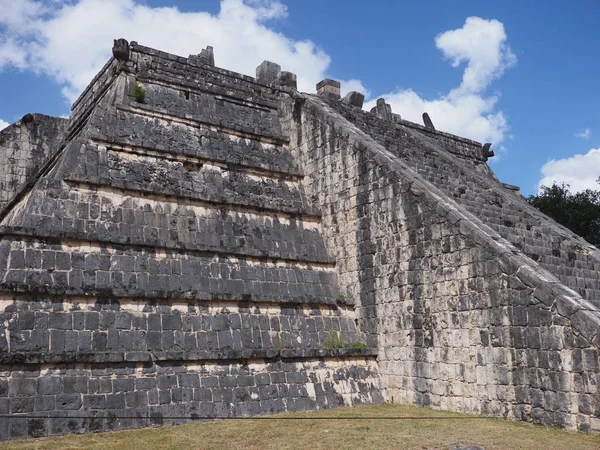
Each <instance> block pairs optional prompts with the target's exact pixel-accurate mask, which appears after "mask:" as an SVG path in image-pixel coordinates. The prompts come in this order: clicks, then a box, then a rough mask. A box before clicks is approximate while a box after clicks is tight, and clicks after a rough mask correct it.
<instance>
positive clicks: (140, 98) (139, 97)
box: [133, 82, 146, 103]
mask: <svg viewBox="0 0 600 450" xmlns="http://www.w3.org/2000/svg"><path fill="white" fill-rule="evenodd" d="M133 97H134V98H135V101H136V102H138V103H144V100H146V89H144V88H143V87H142V86H141V85H140V84H139V83H138V82H136V83H135V87H134V88H133Z"/></svg>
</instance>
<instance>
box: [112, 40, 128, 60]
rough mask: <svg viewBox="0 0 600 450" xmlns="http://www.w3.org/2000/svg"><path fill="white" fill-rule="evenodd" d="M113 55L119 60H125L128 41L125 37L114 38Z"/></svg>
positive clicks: (126, 58)
mask: <svg viewBox="0 0 600 450" xmlns="http://www.w3.org/2000/svg"><path fill="white" fill-rule="evenodd" d="M112 53H113V56H114V57H115V58H116V59H118V60H119V61H127V60H128V59H129V42H127V40H126V39H122V38H121V39H115V40H114V45H113V48H112Z"/></svg>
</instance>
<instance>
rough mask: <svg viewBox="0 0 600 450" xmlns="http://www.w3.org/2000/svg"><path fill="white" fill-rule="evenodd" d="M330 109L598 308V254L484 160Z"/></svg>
mask: <svg viewBox="0 0 600 450" xmlns="http://www.w3.org/2000/svg"><path fill="white" fill-rule="evenodd" d="M330 105H332V106H334V107H335V108H336V110H338V111H339V112H342V113H343V114H344V115H345V116H346V117H347V118H349V119H350V120H352V121H353V123H355V124H356V125H358V126H359V127H360V125H363V127H362V128H364V130H365V131H368V132H369V133H370V135H371V136H372V137H373V138H374V139H375V140H377V141H378V142H379V143H381V144H382V145H384V146H385V147H386V148H387V149H388V150H389V151H391V152H392V153H394V154H395V155H397V156H398V157H400V158H401V159H402V161H403V162H405V163H406V164H407V165H408V166H409V167H411V168H412V169H413V170H415V171H416V172H417V173H418V174H419V175H421V176H422V177H423V178H424V179H426V180H427V181H429V182H430V183H432V184H433V185H434V186H436V187H437V188H439V189H440V190H441V191H442V192H444V193H446V194H447V195H448V196H449V197H450V198H452V199H453V200H454V201H456V203H457V204H458V205H460V206H462V207H464V208H465V209H467V210H468V211H469V212H470V213H471V214H473V216H475V217H477V218H478V219H479V220H481V221H482V222H483V223H485V224H486V225H488V226H489V227H490V228H492V229H493V230H494V231H496V232H497V233H498V234H499V235H500V236H501V237H502V238H504V239H506V240H507V241H509V242H510V243H511V244H513V245H514V246H515V247H516V248H518V249H519V250H521V251H522V252H523V253H524V254H525V255H526V256H528V257H529V258H531V259H532V260H533V261H535V262H537V263H538V264H539V265H540V267H543V268H544V269H546V270H548V271H549V272H550V273H551V274H553V275H554V276H556V277H557V278H558V279H559V280H560V281H561V282H562V283H564V284H565V285H566V286H568V287H569V288H571V289H573V290H574V291H575V292H577V293H579V294H580V295H581V296H582V297H583V298H585V299H587V300H588V301H589V302H590V303H592V304H593V305H595V307H596V308H600V252H599V251H598V250H594V249H593V247H592V246H591V245H590V244H588V243H586V242H585V241H583V240H582V239H581V238H579V237H578V236H576V235H574V234H573V233H572V232H571V231H569V230H567V229H566V228H564V227H561V226H560V225H558V224H556V223H555V222H553V221H552V220H550V219H549V218H547V217H546V216H544V215H543V214H541V213H540V212H539V211H537V210H536V209H535V208H533V207H532V206H531V205H529V204H528V203H527V202H526V201H525V200H524V199H523V198H522V197H521V196H520V195H519V194H517V193H515V192H514V191H512V190H511V189H510V188H507V187H506V186H505V185H504V184H502V183H500V182H499V181H498V180H497V179H496V178H495V177H494V176H493V174H491V172H489V170H488V171H487V173H486V170H484V169H483V168H482V164H481V162H480V161H478V160H477V159H470V158H464V157H459V156H457V155H452V154H450V153H448V152H447V151H446V150H445V149H444V148H442V147H441V146H440V145H439V144H438V143H437V142H436V141H435V140H433V139H430V138H428V137H426V136H422V139H425V140H426V141H427V142H429V144H430V145H428V146H423V145H417V144H416V143H414V142H412V141H411V137H410V135H413V134H414V129H410V128H408V127H407V126H404V125H402V124H397V125H395V126H391V125H382V124H381V123H379V124H378V122H381V120H380V119H378V118H376V117H374V116H373V115H370V114H366V113H363V112H360V111H357V110H356V109H353V108H350V107H348V106H347V105H344V104H343V103H341V102H330ZM407 132H408V133H410V134H409V135H408V136H407Z"/></svg>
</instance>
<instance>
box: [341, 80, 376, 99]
mask: <svg viewBox="0 0 600 450" xmlns="http://www.w3.org/2000/svg"><path fill="white" fill-rule="evenodd" d="M340 84H341V87H340V91H341V95H342V97H344V96H345V95H346V94H347V93H348V92H352V91H356V92H360V93H361V94H363V95H364V96H365V98H369V97H370V96H371V91H370V90H369V89H368V88H367V87H366V86H365V85H364V84H363V82H362V81H360V80H357V79H352V80H342V81H340Z"/></svg>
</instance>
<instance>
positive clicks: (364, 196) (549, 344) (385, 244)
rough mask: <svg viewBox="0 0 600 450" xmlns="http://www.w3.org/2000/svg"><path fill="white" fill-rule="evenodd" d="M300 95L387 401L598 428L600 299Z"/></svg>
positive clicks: (324, 207)
mask: <svg viewBox="0 0 600 450" xmlns="http://www.w3.org/2000/svg"><path fill="white" fill-rule="evenodd" d="M295 97H296V98H295V99H294V100H293V101H290V102H289V104H288V107H287V112H288V124H289V129H290V135H291V140H292V141H293V142H298V143H299V157H300V158H301V160H302V162H303V166H304V167H305V168H306V169H305V170H306V174H307V177H306V178H305V179H304V182H305V187H306V192H307V195H308V196H309V198H311V199H312V201H313V202H314V204H315V206H318V207H319V209H321V211H323V213H324V217H323V221H324V223H325V224H326V225H327V226H325V227H324V233H325V235H326V239H327V244H328V248H329V249H330V251H331V252H335V254H336V258H337V260H338V265H337V267H338V271H339V277H340V285H342V286H344V287H345V289H346V290H347V292H349V295H351V296H355V297H356V302H357V303H358V304H359V305H360V308H359V309H358V315H359V325H360V326H361V328H362V329H363V330H364V331H365V332H367V333H370V334H371V336H373V339H374V340H375V341H377V343H378V349H379V352H378V367H379V371H380V374H381V377H382V380H383V383H384V386H385V388H386V392H387V394H388V397H389V399H390V400H391V401H397V402H400V403H410V404H416V405H420V406H429V407H433V408H439V409H448V410H453V411H460V412H466V413H475V414H484V415H490V416H495V417H503V418H508V419H517V420H524V421H533V422H536V423H542V424H547V425H553V426H559V427H566V428H570V429H579V430H585V431H590V430H595V431H598V430H599V426H600V420H599V419H598V415H599V413H600V401H599V398H600V397H599V393H598V389H597V374H598V369H599V358H598V356H599V353H598V344H599V343H600V342H599V341H598V338H599V336H598V325H599V324H600V314H599V313H598V311H597V309H596V308H594V307H592V305H591V304H589V303H587V302H586V301H585V300H583V299H581V297H579V296H577V294H576V293H575V292H573V291H572V290H570V289H569V288H566V287H565V286H563V285H562V284H560V283H559V282H558V280H556V278H553V277H552V276H551V275H550V274H547V273H545V272H544V271H543V270H541V269H540V268H539V267H536V266H535V264H534V263H533V262H532V261H531V260H528V259H527V258H525V257H523V256H521V255H519V254H518V253H517V252H514V251H512V249H511V245H510V243H508V242H507V241H504V240H503V239H502V238H500V237H499V236H498V237H492V236H490V235H491V234H493V231H492V230H490V229H488V228H486V227H485V225H483V224H480V223H479V224H478V223H477V222H476V221H474V220H473V217H472V216H470V215H468V213H465V212H463V211H461V210H460V209H457V208H456V207H455V206H453V205H452V202H448V200H446V199H445V198H444V193H442V192H440V191H439V190H437V189H436V188H435V187H433V186H432V185H431V184H429V183H427V182H426V181H424V180H423V179H422V178H421V177H420V176H419V175H417V174H416V173H415V172H413V171H411V170H410V169H408V167H407V166H406V165H405V164H404V163H403V162H402V161H400V160H399V159H398V158H395V157H394V156H393V154H392V153H390V152H388V151H386V149H385V148H383V147H382V146H381V145H379V144H378V143H377V142H375V141H374V140H373V139H372V138H370V137H369V136H367V135H365V134H364V133H362V132H361V131H360V130H358V128H356V127H354V126H353V125H352V124H350V123H349V122H347V121H345V120H344V119H343V118H342V117H341V116H340V115H339V114H337V113H336V112H335V111H334V110H332V109H331V108H329V106H328V105H327V104H326V103H321V102H320V101H319V100H316V99H314V98H311V97H306V96H302V95H297V96H295ZM360 123H364V122H363V121H361V122H360ZM372 131H374V132H376V130H372ZM405 139H406V140H407V141H409V142H408V146H409V147H411V146H414V145H415V144H418V143H419V137H418V136H417V135H414V134H412V135H411V133H406V138H405ZM427 145H428V143H427V141H423V142H421V148H423V147H426V146H427Z"/></svg>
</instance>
